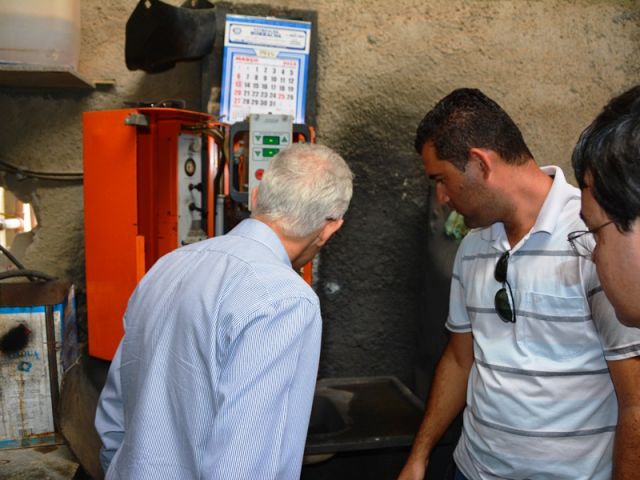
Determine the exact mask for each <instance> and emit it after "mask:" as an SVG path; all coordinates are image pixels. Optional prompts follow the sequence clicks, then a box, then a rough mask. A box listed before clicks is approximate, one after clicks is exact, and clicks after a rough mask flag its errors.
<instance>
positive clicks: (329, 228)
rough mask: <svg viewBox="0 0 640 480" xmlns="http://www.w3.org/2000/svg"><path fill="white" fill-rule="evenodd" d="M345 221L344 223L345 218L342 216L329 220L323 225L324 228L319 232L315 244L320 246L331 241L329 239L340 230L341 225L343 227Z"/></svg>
mask: <svg viewBox="0 0 640 480" xmlns="http://www.w3.org/2000/svg"><path fill="white" fill-rule="evenodd" d="M343 223H344V220H343V219H342V218H339V219H337V220H328V221H327V223H326V224H325V225H324V227H322V230H320V233H319V234H318V236H317V237H316V240H315V244H316V245H317V246H318V247H322V246H324V244H325V243H327V242H328V241H329V239H330V238H331V237H332V236H333V234H334V233H336V232H337V231H338V230H340V227H342V224H343Z"/></svg>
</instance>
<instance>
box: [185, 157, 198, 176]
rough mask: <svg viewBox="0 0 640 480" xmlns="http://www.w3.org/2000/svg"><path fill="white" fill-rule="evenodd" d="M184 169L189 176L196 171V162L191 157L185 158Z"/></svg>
mask: <svg viewBox="0 0 640 480" xmlns="http://www.w3.org/2000/svg"><path fill="white" fill-rule="evenodd" d="M184 171H185V173H186V174H187V175H189V176H190V177H191V176H193V174H194V173H196V162H194V161H193V158H187V161H186V162H185V163H184Z"/></svg>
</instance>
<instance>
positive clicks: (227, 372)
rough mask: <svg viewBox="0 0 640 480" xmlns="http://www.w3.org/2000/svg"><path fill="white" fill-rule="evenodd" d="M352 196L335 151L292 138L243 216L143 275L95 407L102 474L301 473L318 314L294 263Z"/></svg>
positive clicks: (318, 242)
mask: <svg viewBox="0 0 640 480" xmlns="http://www.w3.org/2000/svg"><path fill="white" fill-rule="evenodd" d="M351 195H352V173H351V171H350V170H349V167H348V166H347V164H346V163H345V161H344V160H343V159H342V158H341V157H340V156H339V155H338V154H337V153H335V152H334V151H332V150H331V149H329V148H327V147H324V146H320V145H309V144H298V145H294V146H292V147H290V148H289V149H287V150H284V151H282V152H281V153H280V154H279V155H278V156H276V157H275V158H274V159H273V160H272V161H271V163H270V165H269V167H268V168H267V170H266V172H265V174H264V177H263V179H262V182H261V183H260V185H259V187H258V188H257V189H255V190H254V191H253V192H252V195H251V201H252V205H253V209H252V211H253V215H252V218H250V219H247V220H244V221H243V222H241V223H240V224H239V225H238V226H236V227H235V228H234V229H233V230H232V231H230V232H229V233H228V234H226V235H224V236H221V237H217V238H212V239H209V240H205V241H202V242H198V243H195V244H192V245H189V246H186V247H183V248H180V249H178V250H175V251H173V252H171V253H169V254H168V255H166V256H164V257H162V258H161V259H160V260H158V262H157V263H156V264H155V265H154V266H153V268H152V269H151V270H150V271H149V272H148V273H147V275H145V277H144V278H143V279H142V280H141V282H140V284H139V285H138V287H137V288H136V290H135V292H134V293H133V295H132V296H131V299H130V300H129V305H128V307H127V311H126V313H125V318H124V327H125V335H124V338H123V340H122V342H121V344H120V346H119V347H118V351H117V352H116V355H115V357H114V360H113V362H112V364H111V368H110V369H109V376H108V378H107V383H106V385H105V387H104V390H103V391H102V394H101V396H100V401H99V404H98V409H97V413H96V428H97V430H98V433H99V434H100V437H101V439H102V442H103V448H102V450H101V461H102V464H103V467H104V469H105V472H106V478H107V479H129V478H135V479H140V480H144V479H158V478H171V479H174V478H175V479H191V478H193V479H200V478H212V479H213V478H219V479H225V480H230V479H249V478H251V479H253V478H260V479H294V478H299V476H300V469H301V465H302V455H303V451H304V445H305V438H306V433H307V428H308V423H309V416H310V412H311V404H312V399H313V392H314V389H315V381H316V374H317V369H318V360H319V355H320V337H321V329H322V325H321V318H320V307H319V302H318V297H317V296H316V294H315V293H314V292H313V290H312V289H311V288H310V287H309V285H307V284H306V283H305V282H304V281H303V280H302V278H301V277H300V275H299V274H298V273H297V272H296V270H297V269H299V268H300V267H302V266H303V265H304V264H306V263H307V262H308V261H310V260H311V259H313V257H314V256H315V255H316V253H318V251H319V250H320V249H321V248H322V246H323V245H324V244H325V243H326V242H327V241H328V240H329V238H331V236H332V235H333V234H334V233H335V232H336V231H337V230H338V229H339V228H340V227H341V226H342V223H343V220H342V217H343V215H344V213H345V212H346V210H347V207H348V205H349V202H350V200H351Z"/></svg>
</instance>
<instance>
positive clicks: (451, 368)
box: [407, 334, 473, 464]
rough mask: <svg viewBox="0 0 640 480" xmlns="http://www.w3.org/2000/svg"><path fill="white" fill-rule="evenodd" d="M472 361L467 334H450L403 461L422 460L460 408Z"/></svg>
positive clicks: (420, 461)
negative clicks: (419, 420)
mask: <svg viewBox="0 0 640 480" xmlns="http://www.w3.org/2000/svg"><path fill="white" fill-rule="evenodd" d="M472 364H473V339H472V336H471V334H454V335H452V337H451V339H450V341H449V345H447V348H446V350H445V352H444V354H443V355H442V358H441V359H440V362H438V366H437V367H436V373H435V377H434V380H433V384H432V386H431V393H430V394H429V400H428V402H427V407H426V410H425V415H424V419H423V421H422V424H421V425H420V429H419V430H418V433H417V434H416V438H415V440H414V442H413V447H412V449H411V454H410V455H409V459H408V462H407V463H419V464H424V463H425V462H426V461H427V458H428V457H429V455H430V453H431V450H433V447H434V446H435V445H436V443H437V442H438V441H439V440H440V438H441V437H442V435H443V434H444V432H445V431H446V429H447V428H448V427H449V425H450V424H451V422H452V421H453V420H454V419H455V418H456V416H457V415H458V414H459V413H460V411H461V410H462V409H463V408H464V406H465V401H466V392H467V381H468V378H469V371H470V369H471V365H472Z"/></svg>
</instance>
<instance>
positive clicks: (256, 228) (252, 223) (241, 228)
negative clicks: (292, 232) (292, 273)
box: [227, 218, 291, 266]
mask: <svg viewBox="0 0 640 480" xmlns="http://www.w3.org/2000/svg"><path fill="white" fill-rule="evenodd" d="M227 235H235V236H238V237H244V238H248V239H250V240H254V241H256V242H259V243H261V244H263V245H264V246H266V247H267V248H268V249H269V250H271V251H272V252H273V254H274V255H275V256H276V257H278V258H279V259H280V260H281V261H282V263H284V264H286V265H288V266H291V260H290V259H289V254H288V253H287V251H286V250H285V248H284V245H282V241H280V238H279V237H278V235H276V232H274V231H273V230H272V229H271V228H270V227H269V226H268V225H267V224H266V223H262V222H261V221H259V220H256V219H254V218H248V219H246V220H243V221H242V222H240V223H239V224H238V225H237V226H236V227H235V228H233V229H232V230H231V231H230V232H229V233H228V234H227Z"/></svg>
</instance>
